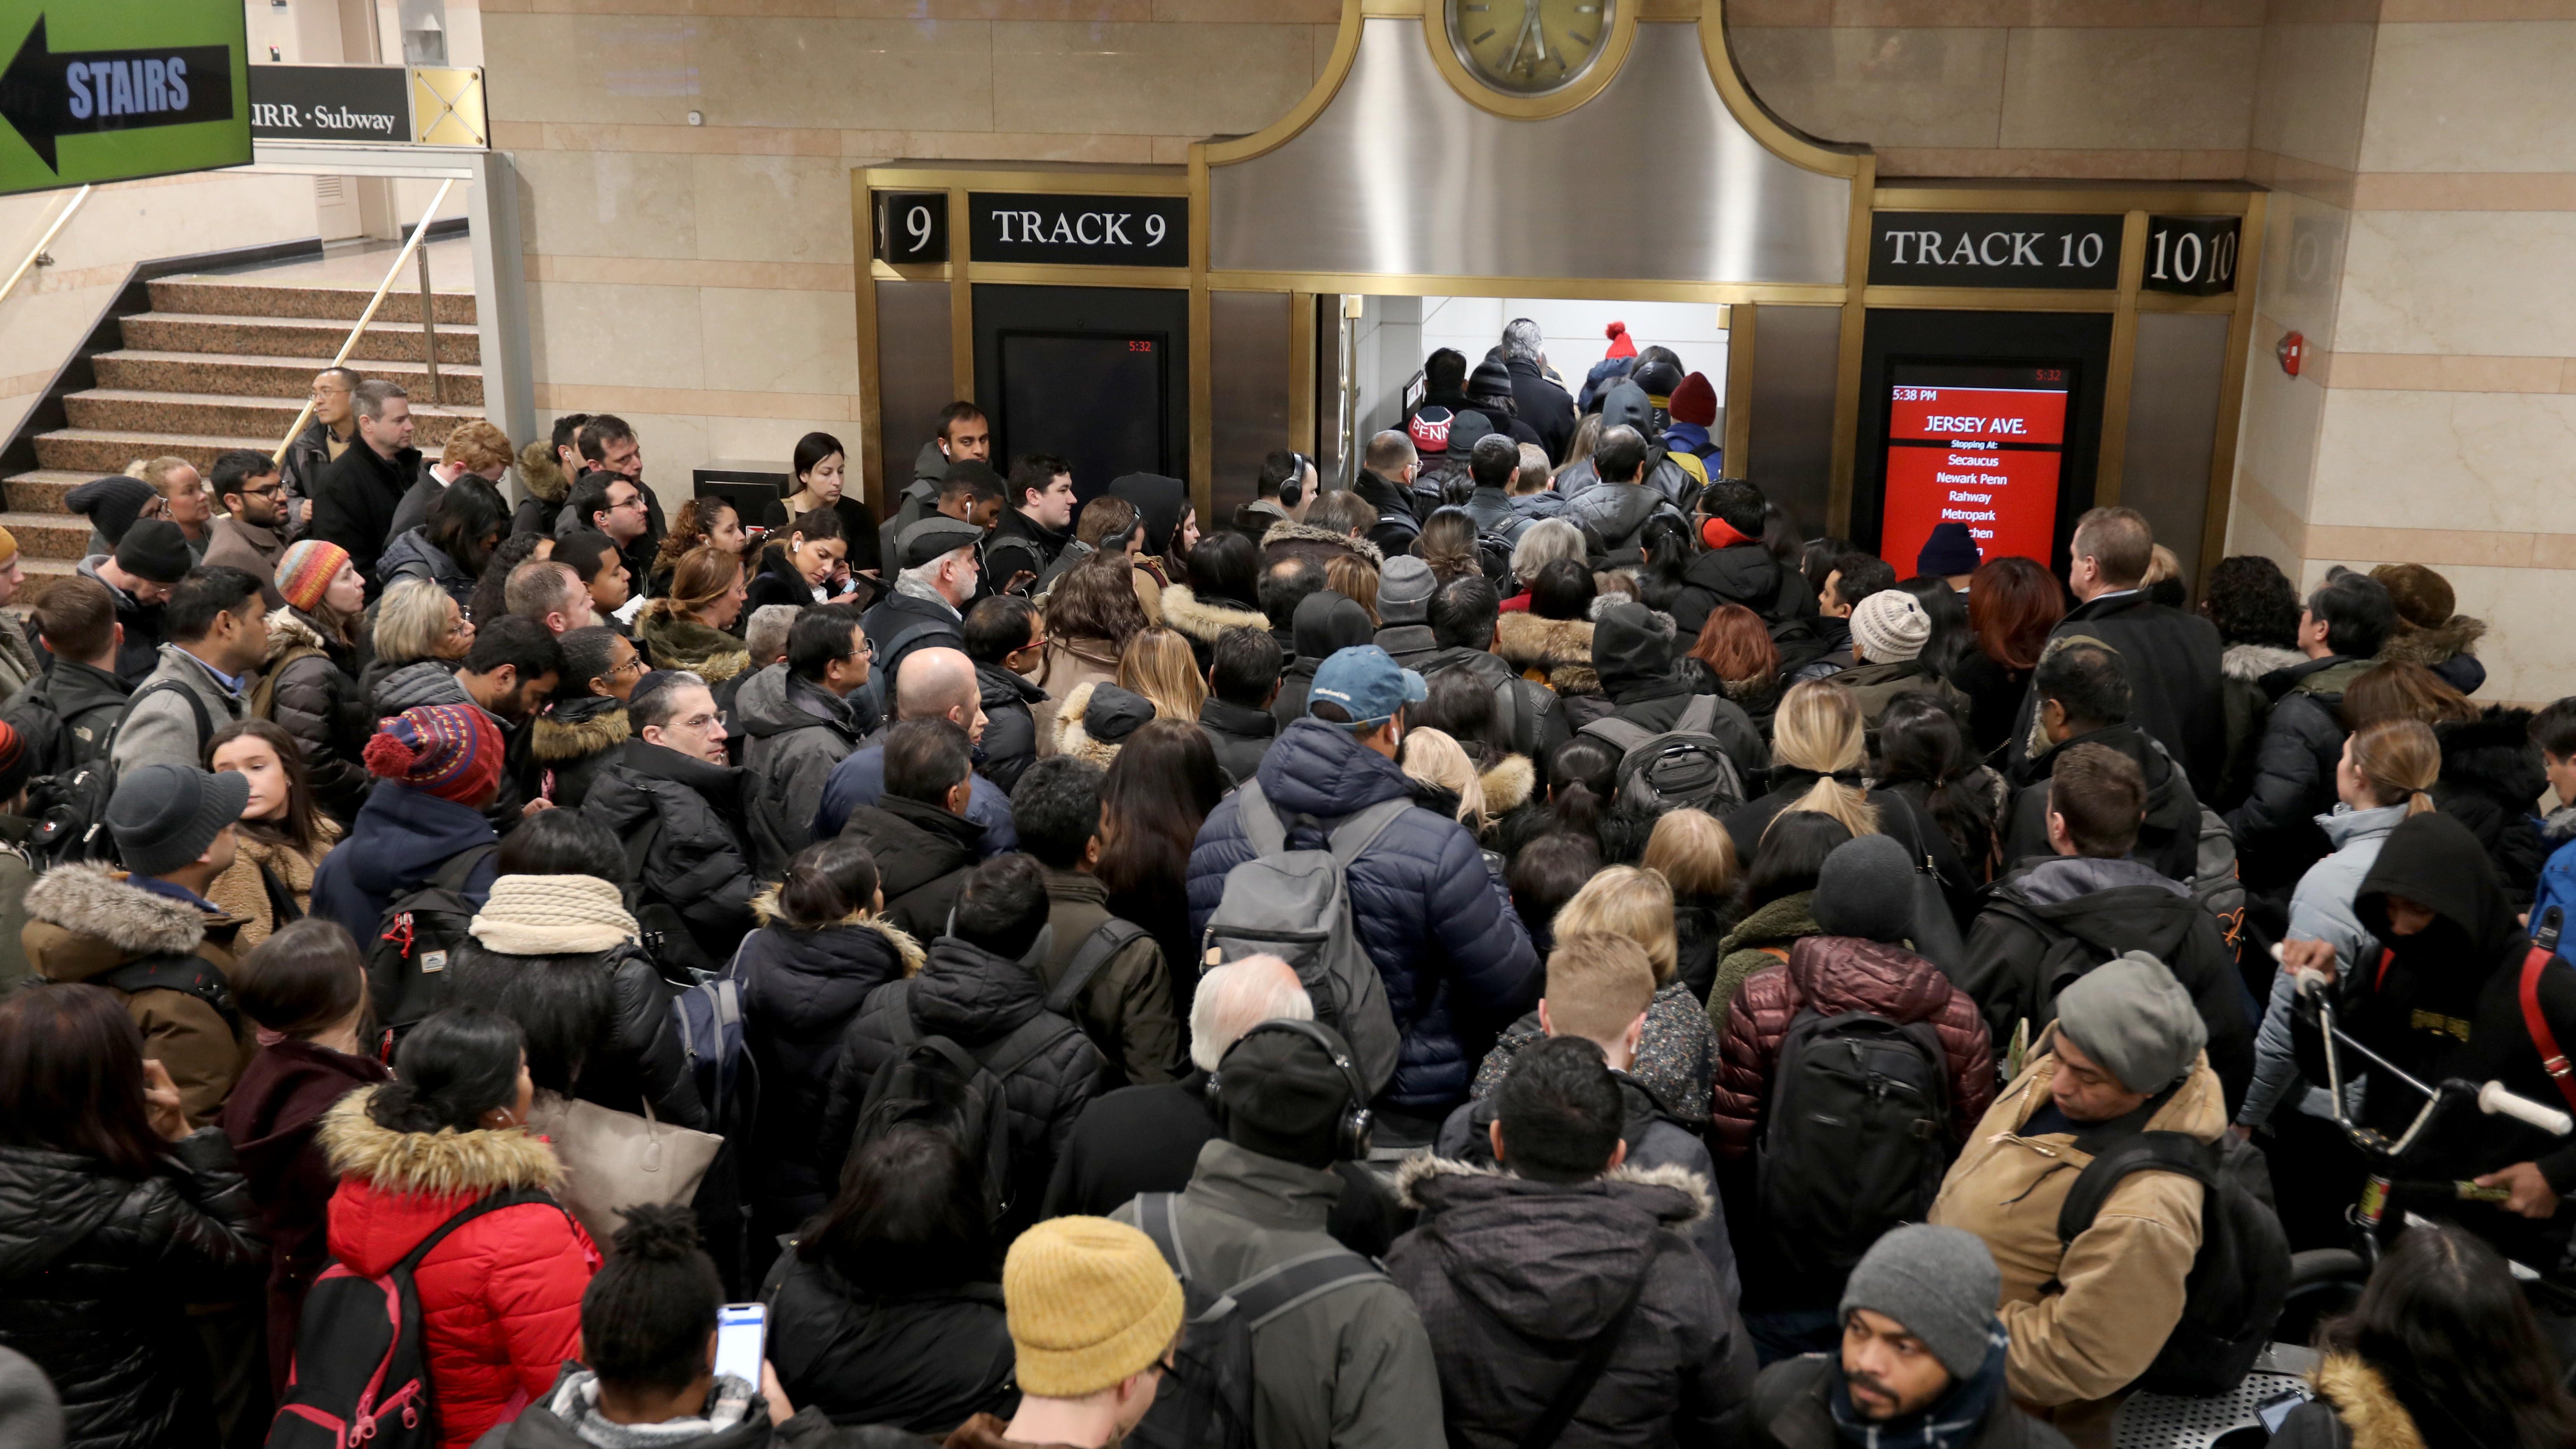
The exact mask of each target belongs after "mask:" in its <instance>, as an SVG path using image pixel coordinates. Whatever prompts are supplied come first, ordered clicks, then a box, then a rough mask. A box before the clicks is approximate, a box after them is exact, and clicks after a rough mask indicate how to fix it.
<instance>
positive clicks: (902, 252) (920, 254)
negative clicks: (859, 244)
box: [876, 191, 948, 264]
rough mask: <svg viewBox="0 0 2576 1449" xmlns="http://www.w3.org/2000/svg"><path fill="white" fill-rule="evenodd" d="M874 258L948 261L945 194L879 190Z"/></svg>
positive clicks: (880, 259) (925, 261) (932, 261)
mask: <svg viewBox="0 0 2576 1449" xmlns="http://www.w3.org/2000/svg"><path fill="white" fill-rule="evenodd" d="M876 205H877V260H878V261H881V262H896V263H916V262H917V263H923V264H936V263H939V262H944V261H946V260H948V193H947V192H945V191H880V192H878V193H877V194H876Z"/></svg>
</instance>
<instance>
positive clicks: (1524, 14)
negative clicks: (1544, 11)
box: [1503, 0, 1547, 73]
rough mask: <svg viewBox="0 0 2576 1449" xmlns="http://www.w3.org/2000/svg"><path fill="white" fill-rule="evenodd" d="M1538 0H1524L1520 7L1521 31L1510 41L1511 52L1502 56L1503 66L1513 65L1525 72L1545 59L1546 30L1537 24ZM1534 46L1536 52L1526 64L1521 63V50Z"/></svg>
mask: <svg viewBox="0 0 2576 1449" xmlns="http://www.w3.org/2000/svg"><path fill="white" fill-rule="evenodd" d="M1538 10H1539V0H1526V3H1524V4H1523V5H1522V7H1521V33H1520V34H1519V35H1518V36H1517V37H1515V38H1514V39H1513V41H1512V53H1511V54H1510V55H1508V56H1505V57H1504V58H1503V68H1504V69H1506V70H1509V69H1512V68H1513V67H1515V66H1519V68H1520V69H1521V70H1522V71H1523V72H1524V73H1527V72H1528V71H1529V70H1530V69H1532V68H1534V67H1535V66H1537V65H1538V64H1539V63H1540V62H1541V61H1544V60H1546V59H1547V32H1546V31H1544V30H1542V29H1541V28H1540V26H1539V13H1538ZM1532 46H1535V47H1536V48H1537V50H1538V54H1537V55H1536V56H1534V57H1532V58H1531V60H1530V61H1529V63H1528V64H1527V65H1521V52H1522V51H1523V50H1526V49H1529V48H1531V47H1532Z"/></svg>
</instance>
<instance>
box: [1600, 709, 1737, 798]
mask: <svg viewBox="0 0 2576 1449" xmlns="http://www.w3.org/2000/svg"><path fill="white" fill-rule="evenodd" d="M1718 703H1719V701H1718V697H1717V696H1716V695H1713V694H1703V695H1698V696H1695V697H1694V698H1693V699H1692V700H1691V702H1690V703H1689V704H1688V705H1686V706H1684V707H1683V709H1682V713H1681V717H1680V718H1679V719H1676V720H1674V721H1673V727H1672V728H1671V729H1669V730H1665V731H1663V732H1661V733H1657V732H1655V731H1653V730H1649V729H1647V728H1646V727H1645V726H1644V725H1641V724H1637V723H1635V722H1634V721H1631V720H1624V719H1621V718H1619V717H1618V716H1617V715H1611V716H1609V717H1608V718H1606V719H1596V720H1594V721H1593V722H1592V723H1590V724H1588V725H1585V726H1584V727H1583V728H1582V729H1581V730H1579V731H1577V733H1579V734H1586V735H1590V736H1592V737H1593V738H1595V739H1597V740H1600V741H1602V742H1603V743H1605V744H1608V745H1611V746H1613V747H1615V748H1616V749H1618V751H1619V772H1618V782H1619V793H1618V803H1620V804H1622V805H1626V806H1629V807H1631V808H1633V809H1637V810H1643V811H1647V812H1649V813H1652V814H1656V815H1661V814H1663V813H1665V812H1666V811H1671V810H1683V809H1691V810H1705V811H1708V812H1709V813H1710V814H1712V815H1724V814H1725V813H1726V812H1728V811H1730V810H1733V809H1734V808H1735V807H1736V806H1738V805H1741V804H1743V803H1744V778H1743V776H1741V775H1740V774H1738V773H1737V772H1736V769H1735V761H1734V759H1733V758H1732V757H1731V756H1729V755H1728V754H1727V753H1726V746H1725V745H1723V744H1721V743H1720V742H1719V741H1718V738H1717V736H1716V735H1715V734H1712V733H1711V731H1712V730H1714V729H1716V727H1717V711H1718Z"/></svg>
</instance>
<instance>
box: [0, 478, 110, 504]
mask: <svg viewBox="0 0 2576 1449" xmlns="http://www.w3.org/2000/svg"><path fill="white" fill-rule="evenodd" d="M98 476H99V475H98V474H96V473H82V472H77V471H73V470H68V469H57V468H39V469H37V470H35V471H34V472H32V473H19V474H15V475H12V476H11V477H10V478H9V479H8V480H7V481H6V482H5V483H0V489H5V490H6V492H7V494H8V507H9V508H10V510H12V511H13V512H18V513H59V514H66V515H68V514H69V513H70V512H71V509H70V508H69V507H67V506H65V505H64V503H63V495H64V494H66V493H69V492H71V491H72V490H73V489H75V488H78V487H79V486H81V485H82V484H83V483H86V482H88V481H90V480H91V479H93V478H96V477H98Z"/></svg>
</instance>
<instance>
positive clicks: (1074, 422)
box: [975, 282, 1190, 503]
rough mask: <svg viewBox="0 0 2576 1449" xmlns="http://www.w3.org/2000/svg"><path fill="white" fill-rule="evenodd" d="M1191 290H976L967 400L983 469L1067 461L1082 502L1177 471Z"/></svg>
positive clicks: (1186, 432) (1183, 437) (1182, 449)
mask: <svg viewBox="0 0 2576 1449" xmlns="http://www.w3.org/2000/svg"><path fill="white" fill-rule="evenodd" d="M1189 322H1190V307H1189V294H1188V293H1187V292H1184V291H1180V290H1177V289H1175V290H1163V289H1158V288H1145V287H1030V286H1019V285H1015V284H1009V283H991V282H987V283H981V284H978V285H977V286H976V288H975V396H976V398H977V399H978V400H980V401H981V402H983V404H984V406H985V407H986V409H987V410H988V411H990V412H991V414H992V422H993V464H994V466H995V467H996V468H999V469H1002V470H1004V471H1006V472H1007V471H1008V469H1009V467H1010V460H1011V459H1013V458H1016V457H1019V456H1020V455H1022V454H1024V453H1054V454H1057V455H1059V456H1061V457H1063V458H1065V459H1067V460H1068V461H1070V462H1071V463H1072V464H1073V489H1074V494H1075V496H1076V497H1077V498H1079V499H1080V500H1081V501H1083V502H1085V503H1088V502H1090V501H1091V500H1092V499H1093V498H1096V497H1098V496H1099V495H1100V494H1101V493H1103V492H1105V491H1107V490H1108V487H1109V484H1110V480H1112V479H1114V478H1118V477H1120V476H1122V475H1124V474H1128V473H1160V474H1163V475H1165V476H1167V477H1174V478H1177V477H1181V476H1183V474H1184V471H1185V469H1186V467H1187V462H1188V458H1189V439H1190V419H1189V388H1188V383H1189V375H1190V372H1189V332H1190V327H1189Z"/></svg>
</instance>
